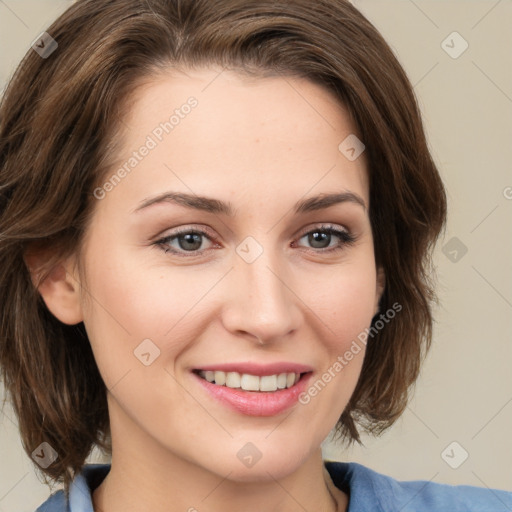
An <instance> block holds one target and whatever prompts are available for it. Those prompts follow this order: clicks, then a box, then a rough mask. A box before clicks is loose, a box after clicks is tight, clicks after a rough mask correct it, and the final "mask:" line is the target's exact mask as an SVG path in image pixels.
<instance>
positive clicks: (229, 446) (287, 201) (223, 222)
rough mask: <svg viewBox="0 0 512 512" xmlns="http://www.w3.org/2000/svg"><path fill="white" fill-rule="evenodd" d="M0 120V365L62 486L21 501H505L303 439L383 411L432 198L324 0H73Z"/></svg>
mask: <svg viewBox="0 0 512 512" xmlns="http://www.w3.org/2000/svg"><path fill="white" fill-rule="evenodd" d="M0 119H1V124H0V133H1V138H0V141H1V142H0V144H1V145H0V158H1V160H0V173H1V178H0V180H1V187H2V188H1V190H2V195H1V201H2V203H1V214H0V223H1V233H2V237H1V246H0V256H1V263H2V264H1V266H0V268H1V269H2V270H1V272H2V273H1V278H0V279H1V290H2V294H3V296H2V301H3V306H4V315H3V319H2V324H1V325H2V332H1V338H0V339H1V340H2V342H1V345H0V361H1V365H2V368H3V375H4V381H5V386H6V389H7V390H8V392H9V394H10V397H11V399H12V402H13V405H14V408H15V411H16V413H17V415H18V418H19V424H20V433H21V437H22V440H23V443H24V447H25V449H26V451H27V453H28V454H29V456H31V458H32V459H33V460H34V461H35V462H36V463H37V467H39V468H41V471H42V472H43V474H44V475H45V476H47V477H48V478H49V479H50V480H53V481H60V482H63V483H64V491H59V492H57V493H56V494H54V495H53V496H51V497H50V498H49V499H48V500H47V501H46V502H45V503H44V504H43V505H41V507H40V508H39V509H38V510H39V511H45V512H46V511H64V510H69V511H71V512H78V511H79V510H80V511H93V510H94V511H96V512H98V511H105V512H117V511H121V510H123V511H129V510H134V511H135V510H137V511H140V510H152V511H154V512H158V511H163V510H165V511H166V512H169V511H175V510H176V511H178V510H188V511H196V510H197V511H206V510H208V511H218V510H223V511H229V510H245V511H261V510H279V511H285V512H286V511H290V512H291V511H298V510H310V511H312V510H321V511H326V512H328V511H335V510H338V511H346V510H348V511H350V512H354V511H359V510H386V511H391V510H403V511H411V510H422V511H423V510H432V511H433V510H436V511H438V510H475V511H476V510H491V509H492V510H500V508H499V507H500V506H501V507H509V508H508V509H510V508H511V507H512V497H511V494H510V493H507V492H505V491H493V493H492V494H491V493H490V492H489V491H488V490H487V489H478V488H476V487H450V486H444V485H441V484H433V483H430V484H428V485H427V483H426V482H397V481H395V480H393V479H392V478H390V477H386V476H384V475H380V474H378V473H376V472H374V471H372V470H371V469H369V468H365V467H363V466H360V465H358V464H354V463H349V464H344V463H333V462H326V461H323V460H322V454H321V450H320V444H321V442H322V441H323V440H324V439H325V438H326V436H327V435H328V434H329V432H330V431H331V430H332V429H333V428H335V429H336V432H338V434H339V436H340V437H341V438H343V439H344V440H345V441H346V442H347V443H350V442H354V441H355V442H357V441H359V439H360V432H361V431H365V432H369V433H374V434H379V433H381V432H383V431H384V430H385V429H387V428H389V427H390V426H391V425H392V424H393V423H394V422H395V421H396V419H397V418H398V417H399V416H400V415H401V413H402V412H403V410H404V408H405V406H406V403H407V396H408V391H409V389H410V387H411V385H412V384H413V383H414V382H415V380H416V378H417V376H418V372H419V367H420V362H421V360H422V357H423V355H424V354H425V351H426V350H427V349H428V347H429V345H430V341H431V335H432V314H431V303H432V301H434V300H435V294H434V291H433V285H432V283H431V281H430V280H429V276H430V256H431V250H432V247H433V244H434V243H435V241H436V239H437V237H438V235H439V233H440V232H441V230H442V228H443V226H444V222H445V216H446V199H445V193H444V189H443V185H442V182H441V180H440V177H439V174H438V171H437V169H436V167H435V165H434V163H433V161H432V159H431V156H430V154H429V151H428V148H427V143H426V140H425V134H424V131H423V127H422V121H421V117H420V114H419V110H418V107H417V104H416V100H415V97H414V94H413V92H412V88H411V85H410V83H409V81H408V80H407V78H406V76H405V73H404V72H403V70H402V68H401V67H400V65H399V63H398V62H397V61H396V58H395V57H394V56H393V53H392V52H391V50H390V49H389V47H388V46H387V44H386V43H385V42H384V41H383V39H382V37H381V36H380V35H379V33H378V32H377V31H376V29H375V28H374V27H373V26H372V25H371V24H370V23H369V22H368V21H367V20H366V19H365V18H364V17H363V16H362V15H361V14H360V13H359V12H358V11H357V10H356V9H355V8H354V7H353V6H352V5H350V3H348V2H345V1H341V0H322V1H319V2H314V3H313V2H310V1H307V0H296V1H293V2H291V1H290V2H276V1H257V2H256V1H252V0H250V1H247V0H218V1H211V0H209V1H206V0H188V1H186V0H181V1H179V0H172V1H171V0H145V1H140V0H114V1H112V0H79V1H78V2H76V3H75V4H74V5H73V6H71V7H70V8H69V9H68V10H67V11H66V12H65V13H64V14H63V15H62V16H60V17H59V19H58V20H57V21H56V22H55V23H54V24H53V25H52V26H51V27H50V28H49V29H48V30H47V32H46V33H45V34H44V35H43V36H42V37H41V38H40V40H38V41H36V42H35V43H34V51H31V52H29V54H28V55H27V56H26V58H25V59H24V61H23V62H22V64H21V66H20V68H19V69H18V71H17V73H16V75H15V76H14V78H13V80H12V82H11V83H10V86H9V88H8V89H7V91H6V94H5V96H4V98H3V102H2V105H1V110H0ZM94 445H97V446H100V447H102V448H103V449H104V450H105V451H106V452H108V453H111V455H112V463H111V464H109V465H85V459H86V457H87V455H88V454H89V452H90V450H91V448H92V447H93V446H94ZM496 496H498V498H499V499H498V500H497V499H496ZM503 510H507V508H503Z"/></svg>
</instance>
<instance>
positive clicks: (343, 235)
mask: <svg viewBox="0 0 512 512" xmlns="http://www.w3.org/2000/svg"><path fill="white" fill-rule="evenodd" d="M303 238H306V239H307V242H308V243H309V244H311V246H312V247H313V249H321V250H320V251H314V252H319V253H330V252H335V251H340V250H342V249H344V248H345V246H347V245H351V244H353V243H354V242H355V241H356V237H355V236H354V235H352V234H351V233H350V232H349V231H347V230H345V229H340V228H337V227H335V226H332V225H323V226H318V227H316V228H315V229H313V230H310V231H307V232H306V233H304V234H303V235H302V236H301V238H299V240H302V239H303ZM333 238H334V239H335V238H337V239H338V240H339V241H338V242H337V243H335V244H334V245H333V246H331V242H332V241H333ZM334 242H336V241H335V240H334Z"/></svg>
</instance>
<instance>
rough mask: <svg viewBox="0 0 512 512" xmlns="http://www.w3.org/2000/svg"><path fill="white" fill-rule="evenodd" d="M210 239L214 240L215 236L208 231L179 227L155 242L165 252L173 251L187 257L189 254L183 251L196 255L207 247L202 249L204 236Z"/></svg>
mask: <svg viewBox="0 0 512 512" xmlns="http://www.w3.org/2000/svg"><path fill="white" fill-rule="evenodd" d="M203 237H204V238H206V239H208V240H209V241H210V242H211V241H212V240H213V237H211V236H209V234H208V233H207V232H206V231H203V230H201V229H190V228H184V229H178V230H177V231H175V232H174V233H173V234H172V235H169V236H166V237H165V238H161V239H160V240H157V241H156V242H155V245H157V246H159V247H160V248H162V250H163V251H164V252H165V253H168V252H171V253H173V254H176V255H178V256H184V257H187V256H189V255H187V254H183V253H187V252H188V253H190V256H195V255H197V254H199V253H201V252H204V251H205V250H206V249H202V250H199V249H201V247H202V245H203V240H202V238H203ZM174 242H177V247H176V244H175V245H174V247H173V246H171V243H174Z"/></svg>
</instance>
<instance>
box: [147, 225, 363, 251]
mask: <svg viewBox="0 0 512 512" xmlns="http://www.w3.org/2000/svg"><path fill="white" fill-rule="evenodd" d="M312 233H325V234H329V235H335V236H337V237H338V238H340V240H341V242H340V243H339V244H338V245H336V246H335V247H331V248H327V249H318V250H314V249H311V251H312V252H314V253H317V254H326V253H329V254H330V253H335V252H338V251H341V250H343V249H345V247H346V246H350V245H352V244H354V243H355V242H356V241H357V237H355V236H354V235H353V234H351V233H350V232H349V231H346V230H342V229H339V228H337V227H335V226H332V225H330V224H327V225H321V226H318V227H315V228H313V229H312V230H309V231H306V232H304V233H302V234H301V235H300V237H299V238H298V239H299V240H300V239H301V238H304V237H305V236H306V235H310V234H312ZM192 234H195V235H202V236H204V237H206V238H207V239H208V240H210V241H213V237H211V236H210V235H209V234H208V233H207V232H206V231H204V230H202V229H191V228H181V229H178V230H177V231H175V232H174V233H173V234H172V235H169V236H166V237H164V238H161V239H160V240H157V241H156V242H154V245H156V246H157V247H159V248H160V249H161V250H163V251H164V253H166V254H167V253H172V254H174V255H176V256H178V257H183V258H191V257H194V256H197V255H198V254H201V253H202V252H204V251H207V250H208V249H203V250H202V251H188V254H187V252H183V251H177V250H175V249H170V248H169V246H168V245H167V244H168V243H169V242H170V241H172V240H174V239H177V238H179V237H180V236H181V235H192Z"/></svg>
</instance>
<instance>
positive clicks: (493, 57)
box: [0, 0, 512, 512]
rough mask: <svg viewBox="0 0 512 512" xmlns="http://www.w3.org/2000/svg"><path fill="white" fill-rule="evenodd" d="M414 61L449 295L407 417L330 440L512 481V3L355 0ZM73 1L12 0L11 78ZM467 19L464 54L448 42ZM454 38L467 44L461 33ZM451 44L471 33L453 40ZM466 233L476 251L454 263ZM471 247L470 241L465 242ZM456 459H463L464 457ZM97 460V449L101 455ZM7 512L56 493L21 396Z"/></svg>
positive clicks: (11, 431)
mask: <svg viewBox="0 0 512 512" xmlns="http://www.w3.org/2000/svg"><path fill="white" fill-rule="evenodd" d="M353 3H354V4H355V5H356V6H357V7H358V8H359V9H360V10H361V11H362V12H363V13H364V14H365V15H366V16H367V17H368V18H369V19H370V20H371V21H372V22H373V23H374V24H375V25H376V26H377V28H378V29H379V30H380V31H381V32H382V34H383V35H384V37H385V38H386V39H387V41H388V42H389V43H390V44H391V46H392V47H393V49H394V50H395V52H396V54H397V56H398V57H399V59H400V61H401V62H402V64H403V65H404V67H405V69H406V71H407V73H408V75H409V77H410V79H411V81H412V83H413V84H414V85H415V90H416V93H417V95H418V98H419V100H420V104H421V108H422V110H423V113H424V119H425V125H426V128H427V130H428V136H429V141H430V146H431V148H432V151H433V155H434V158H435V160H436V162H437V163H438V165H439V167H440V171H441V173H442V176H443V178H444V181H445V184H446V186H447V189H448V193H449V222H448V228H447V232H446V236H445V239H444V241H442V242H441V244H440V246H439V247H438V250H437V255H436V264H437V265H438V275H439V278H440V285H439V294H440V298H441V302H442V307H441V308H440V309H439V310H438V311H437V321H438V322H437V326H436V330H435V340H434V346H433V349H432V351H431V353H430V355H429V357H428V360H427V362H426V364H425V366H424V368H423V372H422V375H421V378H420V380H419V382H418V385H417V387H416V393H415V396H414V398H413V400H412V401H411V403H410V405H409V407H408V409H407V411H406V413H405V414H404V416H403V418H402V419H401V420H400V421H399V422H398V423H397V424H396V426H395V427H394V428H393V429H392V430H391V431H389V432H388V433H387V434H385V435H384V436H383V437H381V438H380V439H366V438H365V447H364V448H359V447H356V448H353V449H350V450H348V451H343V450H341V449H339V448H337V447H336V446H334V445H332V444H331V443H329V442H326V443H325V444H324V453H325V457H326V458H330V459H336V460H352V461H356V462H360V463H362V464H365V465H367V466H370V467H372V468H373V469H375V470H377V471H380V472H383V473H386V474H388V475H391V476H393V477H395V478H399V479H426V480H433V481H436V482H444V483H452V484H457V483H465V484H470V485H478V486H488V487H491V488H493V487H495V488H503V489H509V490H512V436H511V435H510V432H511V426H512V377H511V372H510V365H511V361H512V357H511V356H512V343H511V341H512V286H511V284H512V244H511V236H510V234H511V232H512V215H511V213H512V199H511V198H512V173H511V163H510V162H511V161H512V143H511V141H512V62H511V55H510V50H511V49H512V31H510V26H512V2H511V1H510V0H501V1H494V0H492V1H469V0H462V1H448V0H439V1H434V0H415V1H412V0H387V1H385V0H355V1H354V2H353ZM69 4H70V2H69V1H65V0H31V1H29V0H0V47H1V53H0V84H1V87H2V89H3V87H4V86H5V84H6V82H7V80H8V78H9V76H10V74H11V73H12V71H13V69H14V66H15V64H16V63H17V62H18V61H19V59H21V57H22V56H23V55H24V53H25V52H26V51H27V49H28V48H29V46H30V44H31V42H32V41H33V40H34V39H35V38H36V37H37V35H39V33H40V32H42V31H43V29H44V28H45V27H46V26H47V25H48V24H49V22H50V21H52V20H53V19H54V18H55V17H56V16H57V15H58V14H59V13H60V12H61V11H62V10H64V9H65V7H66V6H67V5H69ZM454 31H457V32H458V33H459V34H460V35H461V36H462V37H463V38H464V39H465V40H466V41H467V42H468V44H469V47H468V49H467V50H466V51H465V52H464V53H462V55H460V56H459V57H458V58H456V59H454V58H452V57H450V56H449V55H448V54H447V53H446V52H445V51H444V49H443V47H442V46H441V43H442V41H443V40H445V39H446V38H447V36H448V35H449V34H451V33H452V32H454ZM452 40H453V41H454V42H453V43H452V42H451V41H452ZM448 44H449V45H451V46H453V49H452V50H451V51H452V52H453V51H456V50H458V49H459V48H461V46H460V44H461V40H460V39H457V36H456V37H455V39H453V36H451V38H449V39H448ZM453 237H456V238H457V239H458V240H459V242H454V241H451V242H450V244H453V243H462V244H464V245H465V246H466V247H467V253H466V254H465V255H464V256H462V257H460V254H461V253H460V252H458V254H459V258H460V259H459V260H458V261H456V262H453V261H451V260H450V259H449V257H451V258H453V256H454V253H453V252H452V254H450V251H453V247H455V246H453V247H452V246H451V245H448V247H447V248H446V249H445V252H446V253H447V255H448V256H449V257H448V256H445V254H444V253H443V251H442V248H443V246H444V245H445V244H447V243H448V241H450V240H451V239H452V238H453ZM456 250H457V249H456ZM454 441H456V442H457V443H458V445H457V446H455V448H454V449H453V451H451V449H449V450H448V452H447V453H448V455H449V456H450V457H446V456H445V459H446V460H448V461H450V462H451V463H452V465H455V463H458V462H460V461H461V456H462V454H463V452H462V450H465V451H467V452H468V454H469V456H468V458H467V460H465V461H464V462H463V463H462V464H461V465H460V466H459V467H458V468H457V469H453V468H452V467H450V466H449V465H448V464H447V462H445V460H444V459H443V457H442V455H441V454H442V453H443V452H444V450H445V448H446V447H447V446H449V445H450V444H451V443H452V442H454ZM91 460H92V459H91ZM0 461H1V462H0V512H7V511H9V512H10V511H18V512H33V510H35V508H36V507H37V506H38V505H39V504H40V503H41V502H42V501H44V499H45V498H46V497H47V496H48V494H49V489H48V487H45V486H44V485H43V484H41V482H40V481H39V480H38V478H37V476H36V473H35V471H34V469H33V466H32V463H31V460H30V459H29V458H28V457H27V456H26V455H25V453H24V452H23V450H22V448H21V444H20V441H19V436H18V434H17V430H16V426H15V419H14V416H13V414H12V411H11V410H10V409H9V407H6V408H5V410H4V413H3V414H2V415H0Z"/></svg>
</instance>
